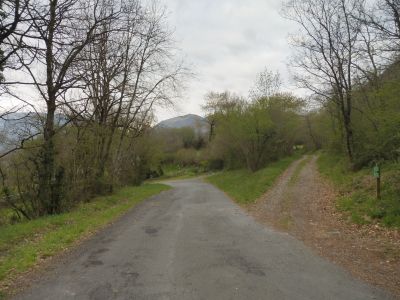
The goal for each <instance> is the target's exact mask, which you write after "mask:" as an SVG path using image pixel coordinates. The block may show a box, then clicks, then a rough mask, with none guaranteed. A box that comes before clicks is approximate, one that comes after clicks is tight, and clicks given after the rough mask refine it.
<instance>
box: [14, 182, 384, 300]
mask: <svg viewBox="0 0 400 300" xmlns="http://www.w3.org/2000/svg"><path fill="white" fill-rule="evenodd" d="M169 184H170V185H172V186H173V187H174V189H173V190H170V191H166V192H163V193H161V194H159V195H157V196H154V197H152V198H151V199H149V200H148V201H145V202H143V203H142V204H141V205H139V206H137V207H136V208H135V209H133V210H132V211H130V212H129V213H128V214H126V215H125V216H124V217H122V218H121V219H119V220H118V221H117V222H116V223H114V224H113V225H111V226H109V227H108V228H107V229H105V230H103V231H102V232H100V233H99V234H97V235H95V236H94V237H93V238H91V239H90V240H88V241H86V242H84V243H83V244H82V245H81V246H79V247H78V248H77V249H76V250H74V251H72V253H70V254H68V255H67V256H66V257H65V258H64V259H63V260H62V261H61V262H59V263H58V265H57V266H55V267H54V268H53V269H52V270H50V271H48V272H47V274H46V275H44V276H43V277H42V278H40V279H39V280H38V281H37V282H35V283H34V284H33V285H32V287H31V288H30V289H28V290H26V291H25V292H24V293H23V294H20V295H19V296H17V297H16V299H29V300H34V299H40V300H43V299H52V300H53V299H55V300H58V299H149V300H150V299H157V300H163V299H173V300H179V299H204V300H213V299H215V300H224V299H245V300H258V299H272V300H280V299H295V300H302V299H307V300H311V299H318V300H322V299H341V300H343V299H349V300H356V299H362V300H366V299H390V297H389V296H388V295H387V294H386V293H385V292H383V291H381V290H378V289H375V288H373V287H371V286H369V285H367V284H365V283H363V282H360V281H358V280H356V279H354V278H352V277H351V276H350V275H349V274H348V273H347V272H346V271H344V270H343V269H341V268H339V267H337V266H335V265H333V264H332V263H330V262H328V261H326V260H324V259H322V258H320V257H318V256H316V255H315V254H313V253H312V252H311V250H309V249H308V248H306V247H305V246H304V245H303V244H302V243H301V242H300V241H297V240H296V239H294V238H293V237H291V236H289V235H287V234H284V233H279V232H277V231H274V230H272V229H269V228H266V227H264V226H263V225H259V224H258V223H256V222H255V221H254V220H253V219H252V218H251V217H249V216H247V215H246V213H245V212H243V211H242V210H241V208H239V207H238V206H237V205H235V204H234V203H233V202H232V201H231V200H230V199H229V198H228V197H227V196H225V194H224V193H222V192H221V191H219V190H218V189H216V188H214V187H213V186H211V185H209V184H207V183H204V182H202V181H200V180H198V179H193V180H182V181H175V182H170V183H169Z"/></svg>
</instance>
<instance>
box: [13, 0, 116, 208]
mask: <svg viewBox="0 0 400 300" xmlns="http://www.w3.org/2000/svg"><path fill="white" fill-rule="evenodd" d="M101 1H102V0H90V1H83V0H82V1H81V0H48V1H41V0H38V1H35V2H33V1H32V2H31V3H30V5H29V6H28V8H27V11H28V14H29V17H30V20H31V22H32V24H31V30H30V33H29V35H28V36H27V37H25V44H26V46H25V47H24V49H23V51H22V52H17V53H16V56H17V57H18V59H19V63H20V64H21V65H22V68H23V71H24V73H25V74H28V75H29V77H30V80H24V81H18V82H14V83H13V84H14V86H15V87H16V88H19V87H20V86H28V87H30V88H34V90H36V92H37V94H38V101H37V105H39V109H38V111H40V110H42V109H43V108H44V112H43V113H39V115H38V117H40V118H41V121H42V127H43V128H42V131H41V133H42V134H43V145H42V149H41V152H40V155H39V162H38V163H37V164H36V165H37V168H38V170H37V174H38V194H37V197H38V199H41V201H42V202H43V209H44V210H45V211H44V212H43V213H56V212H57V211H58V209H59V202H60V194H59V191H58V189H57V187H58V186H59V185H60V182H57V181H61V180H62V176H61V174H62V170H61V169H59V170H56V166H55V149H54V136H55V134H56V125H57V124H56V121H57V120H56V117H57V116H56V110H57V108H59V107H61V106H63V105H65V103H66V100H67V99H70V101H73V100H72V98H71V97H72V92H73V91H74V90H76V89H79V88H80V85H81V79H80V78H79V77H77V76H75V74H73V73H72V72H71V70H72V69H73V68H74V66H75V65H76V64H77V60H78V57H79V54H80V53H81V52H82V51H83V50H84V49H85V48H86V47H87V46H88V45H89V44H90V43H92V42H93V41H94V40H95V39H96V38H97V31H96V30H97V28H99V27H101V25H102V24H103V22H104V21H105V20H107V19H109V18H111V17H114V12H113V13H112V14H109V15H106V16H104V14H103V12H102V11H101V10H99V9H98V7H99V3H100V2H101ZM84 25H86V26H84ZM26 102H28V103H30V104H32V103H34V100H33V99H32V100H26ZM42 103H43V104H44V105H43V104H42Z"/></svg>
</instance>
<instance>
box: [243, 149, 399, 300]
mask: <svg viewBox="0 0 400 300" xmlns="http://www.w3.org/2000/svg"><path fill="white" fill-rule="evenodd" d="M316 160H317V157H316V156H308V157H303V158H302V159H300V160H298V161H296V162H294V163H293V164H292V165H291V166H290V167H289V168H288V169H287V170H286V171H285V172H284V174H282V175H281V177H280V178H279V179H278V180H277V182H276V183H275V185H274V186H273V187H272V188H271V189H270V190H269V191H268V192H267V193H266V194H265V195H264V196H263V197H261V198H260V199H259V200H258V201H257V202H256V203H255V204H252V205H250V206H248V207H246V209H247V210H248V212H249V213H250V214H251V215H252V216H254V218H255V219H257V220H258V221H259V222H262V223H265V224H268V225H272V226H274V227H275V228H277V229H279V230H283V231H286V232H289V233H290V234H292V235H294V236H295V237H297V238H299V239H301V240H303V241H304V243H305V244H306V245H308V246H310V247H311V248H313V249H314V250H315V251H316V252H317V253H318V254H319V255H321V256H324V257H326V258H328V259H330V260H331V261H333V262H335V263H337V264H339V265H341V266H343V267H344V268H346V269H347V270H349V271H350V272H351V273H352V274H353V275H354V276H356V277H358V278H361V279H363V280H365V281H367V282H370V283H372V284H374V285H377V286H380V287H383V288H386V289H388V290H390V291H391V292H392V293H394V295H396V296H397V297H399V299H400V231H399V230H389V229H385V228H381V227H379V226H378V225H363V226H358V225H356V224H352V223H350V222H349V221H348V220H347V218H346V216H345V215H343V214H342V213H340V212H338V211H337V209H336V207H335V197H336V194H335V190H334V188H333V187H332V186H331V185H330V184H329V183H328V182H327V181H326V180H325V179H324V178H322V177H321V175H320V174H319V172H318V170H317V165H316Z"/></svg>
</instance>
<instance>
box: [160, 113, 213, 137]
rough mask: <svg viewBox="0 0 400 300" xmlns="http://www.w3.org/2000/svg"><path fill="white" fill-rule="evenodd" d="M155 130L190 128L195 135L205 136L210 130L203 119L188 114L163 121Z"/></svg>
mask: <svg viewBox="0 0 400 300" xmlns="http://www.w3.org/2000/svg"><path fill="white" fill-rule="evenodd" d="M155 127H156V128H184V127H190V128H193V129H194V130H195V132H197V133H201V134H207V133H208V131H209V130H210V125H209V124H208V122H207V120H206V119H204V118H203V117H200V116H198V115H194V114H188V115H184V116H179V117H175V118H171V119H167V120H164V121H162V122H160V123H158V124H157V125H156V126H155Z"/></svg>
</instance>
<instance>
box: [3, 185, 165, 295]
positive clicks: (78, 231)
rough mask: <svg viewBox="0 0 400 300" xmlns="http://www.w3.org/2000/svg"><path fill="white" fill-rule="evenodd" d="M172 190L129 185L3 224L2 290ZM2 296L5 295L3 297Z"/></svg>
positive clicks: (163, 186)
mask: <svg viewBox="0 0 400 300" xmlns="http://www.w3.org/2000/svg"><path fill="white" fill-rule="evenodd" d="M167 189H169V187H168V186H166V185H163V184H144V185H142V186H138V187H126V188H123V189H121V190H119V191H118V192H116V193H115V194H113V195H110V196H104V197H98V198H95V199H93V201H91V202H90V203H84V204H81V205H80V206H78V207H77V208H76V209H74V210H73V211H71V212H68V213H64V214H60V215H55V216H48V217H44V218H40V219H37V220H33V221H27V222H24V223H19V224H15V225H7V226H1V227H0V290H1V288H4V287H5V286H6V285H7V282H10V281H11V280H12V278H13V277H15V276H16V275H18V274H20V273H22V272H24V271H27V270H29V269H30V268H31V267H33V266H34V265H36V264H37V263H38V262H39V261H40V260H41V259H44V258H46V257H49V256H53V255H55V254H57V253H59V252H61V251H62V250H64V249H66V248H67V247H68V246H71V245H72V244H73V243H74V242H76V241H77V240H79V239H81V238H83V237H85V236H87V235H89V234H90V233H91V232H93V231H95V230H97V229H99V228H101V227H102V226H104V225H105V224H107V223H109V222H111V221H113V220H115V219H116V218H117V217H118V216H120V215H122V214H123V213H124V212H126V211H127V210H128V209H130V208H132V207H133V206H135V205H136V204H138V203H139V202H141V201H142V200H144V199H146V198H148V197H150V196H152V195H155V194H158V193H160V192H161V191H163V190H167ZM0 298H1V296H0Z"/></svg>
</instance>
